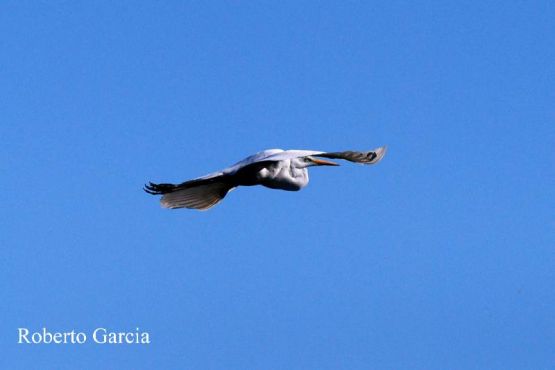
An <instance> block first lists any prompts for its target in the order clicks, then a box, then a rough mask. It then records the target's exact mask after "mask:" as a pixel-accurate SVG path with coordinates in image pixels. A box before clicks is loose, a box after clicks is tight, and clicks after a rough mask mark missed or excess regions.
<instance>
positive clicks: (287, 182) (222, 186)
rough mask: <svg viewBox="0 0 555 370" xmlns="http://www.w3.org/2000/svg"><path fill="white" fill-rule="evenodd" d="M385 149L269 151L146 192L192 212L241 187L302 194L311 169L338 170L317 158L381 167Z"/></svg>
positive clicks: (149, 187) (164, 204)
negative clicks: (193, 177)
mask: <svg viewBox="0 0 555 370" xmlns="http://www.w3.org/2000/svg"><path fill="white" fill-rule="evenodd" d="M385 152H386V147H385V146H382V147H379V148H377V149H374V150H371V151H367V152H355V151H345V152H319V151H314V150H281V149H269V150H264V151H262V152H258V153H256V154H254V155H251V156H250V157H247V158H245V159H243V160H242V161H240V162H238V163H236V164H234V165H233V166H231V167H228V168H226V169H224V170H222V171H218V172H214V173H211V174H208V175H206V176H202V177H198V178H196V179H193V180H189V181H185V182H183V183H181V184H155V183H152V182H150V183H149V184H148V185H145V187H144V190H145V191H146V192H147V193H149V194H154V195H162V199H161V200H160V203H161V205H162V207H164V208H192V209H198V210H206V209H209V208H211V207H213V206H215V205H216V204H217V203H218V202H220V201H221V200H222V199H223V198H224V197H225V196H226V194H227V193H228V192H229V191H230V190H232V189H234V188H236V187H238V186H253V185H262V186H266V187H268V188H272V189H281V190H288V191H297V190H301V189H302V188H304V187H305V186H306V185H307V184H308V170H307V168H308V167H311V166H339V164H337V163H334V162H331V161H326V160H323V159H319V158H315V157H321V158H330V159H345V160H347V161H350V162H355V163H361V164H365V165H368V164H375V163H378V162H379V161H380V160H381V159H382V158H383V156H384V155H385Z"/></svg>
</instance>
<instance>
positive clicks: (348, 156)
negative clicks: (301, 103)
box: [261, 146, 387, 164]
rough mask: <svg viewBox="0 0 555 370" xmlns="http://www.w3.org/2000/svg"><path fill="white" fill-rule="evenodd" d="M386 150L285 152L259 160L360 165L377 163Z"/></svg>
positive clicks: (380, 148)
mask: <svg viewBox="0 0 555 370" xmlns="http://www.w3.org/2000/svg"><path fill="white" fill-rule="evenodd" d="M386 150H387V148H386V147H385V146H382V147H379V148H376V149H374V150H370V151H367V152H358V151H345V152H320V151H315V150H286V151H282V152H279V153H276V154H272V155H269V156H266V157H265V158H263V159H261V160H263V161H282V160H286V159H292V158H299V157H307V156H313V157H322V158H330V159H345V160H347V161H350V162H355V163H361V164H375V163H378V162H379V161H380V160H381V159H382V158H383V156H384V155H385V152H386Z"/></svg>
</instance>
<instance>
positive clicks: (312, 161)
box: [297, 155, 339, 168]
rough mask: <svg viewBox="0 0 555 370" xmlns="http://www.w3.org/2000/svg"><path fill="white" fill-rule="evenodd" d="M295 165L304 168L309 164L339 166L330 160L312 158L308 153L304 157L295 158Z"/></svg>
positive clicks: (309, 165)
mask: <svg viewBox="0 0 555 370" xmlns="http://www.w3.org/2000/svg"><path fill="white" fill-rule="evenodd" d="M297 161H298V163H297V167H298V168H306V167H311V166H339V164H337V163H335V162H331V161H325V160H323V159H319V158H314V157H312V156H310V155H308V156H306V157H300V158H297Z"/></svg>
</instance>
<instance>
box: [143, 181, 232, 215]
mask: <svg viewBox="0 0 555 370" xmlns="http://www.w3.org/2000/svg"><path fill="white" fill-rule="evenodd" d="M233 188H234V186H233V185H230V184H227V183H225V182H211V183H201V184H196V185H193V186H183V185H175V184H154V183H149V184H148V185H146V186H145V188H144V190H145V191H146V192H147V193H149V194H154V195H158V194H160V195H162V199H160V204H161V205H162V207H164V208H192V209H198V210H206V209H209V208H211V207H213V206H215V205H216V204H218V202H220V201H221V200H222V199H223V198H224V197H225V196H226V195H227V193H228V192H229V191H230V190H231V189H233Z"/></svg>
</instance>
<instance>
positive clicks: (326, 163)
mask: <svg viewBox="0 0 555 370" xmlns="http://www.w3.org/2000/svg"><path fill="white" fill-rule="evenodd" d="M312 162H314V164H316V165H317V166H339V164H337V163H335V162H331V161H324V160H323V159H316V158H312Z"/></svg>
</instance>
